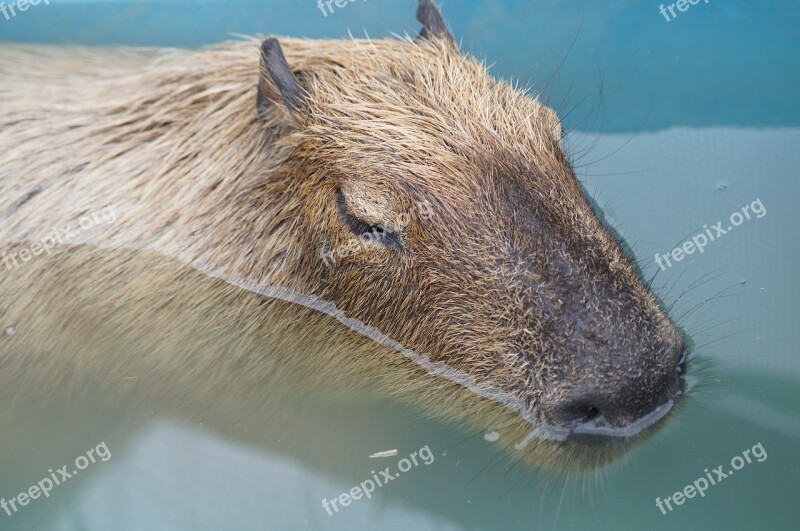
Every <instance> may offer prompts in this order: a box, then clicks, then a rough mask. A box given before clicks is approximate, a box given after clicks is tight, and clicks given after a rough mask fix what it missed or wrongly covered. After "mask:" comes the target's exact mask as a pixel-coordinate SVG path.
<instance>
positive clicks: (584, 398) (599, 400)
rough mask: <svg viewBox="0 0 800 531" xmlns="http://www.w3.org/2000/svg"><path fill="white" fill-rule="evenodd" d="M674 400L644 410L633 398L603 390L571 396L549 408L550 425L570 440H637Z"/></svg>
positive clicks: (588, 442) (584, 441)
mask: <svg viewBox="0 0 800 531" xmlns="http://www.w3.org/2000/svg"><path fill="white" fill-rule="evenodd" d="M672 405H673V400H672V399H671V398H667V399H665V400H664V402H663V403H660V404H653V405H651V406H649V407H643V404H642V403H641V402H639V401H637V400H636V399H635V398H634V397H631V396H625V395H620V394H616V395H611V394H608V393H605V392H603V391H600V390H598V391H586V392H582V393H578V394H569V395H566V396H564V397H563V398H561V399H558V400H556V401H555V402H554V403H552V404H550V406H549V407H548V408H547V417H548V422H549V423H550V425H551V427H552V428H554V429H555V430H556V431H557V432H559V433H561V434H563V435H564V436H565V437H566V438H567V439H568V440H572V441H575V442H579V443H583V444H592V445H596V444H609V443H613V442H615V441H622V440H623V439H626V438H630V437H634V436H636V435H637V434H639V433H640V432H641V431H643V430H645V429H647V428H649V427H650V426H652V425H654V424H655V423H657V422H658V421H659V420H661V418H663V417H664V416H665V415H666V414H667V413H669V411H670V410H671V409H672Z"/></svg>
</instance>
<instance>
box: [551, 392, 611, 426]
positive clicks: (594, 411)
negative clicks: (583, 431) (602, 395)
mask: <svg viewBox="0 0 800 531" xmlns="http://www.w3.org/2000/svg"><path fill="white" fill-rule="evenodd" d="M597 404H598V401H594V400H587V397H583V398H581V399H577V400H567V401H565V402H563V403H561V404H560V405H558V406H556V407H555V410H554V415H553V420H554V421H556V422H557V423H558V424H561V425H564V426H570V427H574V426H576V425H580V424H584V423H587V422H592V421H594V420H596V419H598V418H600V417H601V416H602V412H601V410H600V406H599V405H597Z"/></svg>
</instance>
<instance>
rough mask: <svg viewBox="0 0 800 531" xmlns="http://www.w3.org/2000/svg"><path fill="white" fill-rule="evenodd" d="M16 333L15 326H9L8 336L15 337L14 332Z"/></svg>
mask: <svg viewBox="0 0 800 531" xmlns="http://www.w3.org/2000/svg"><path fill="white" fill-rule="evenodd" d="M16 331H17V329H16V328H14V327H13V326H9V327H8V328H6V335H7V336H13V335H14V332H16Z"/></svg>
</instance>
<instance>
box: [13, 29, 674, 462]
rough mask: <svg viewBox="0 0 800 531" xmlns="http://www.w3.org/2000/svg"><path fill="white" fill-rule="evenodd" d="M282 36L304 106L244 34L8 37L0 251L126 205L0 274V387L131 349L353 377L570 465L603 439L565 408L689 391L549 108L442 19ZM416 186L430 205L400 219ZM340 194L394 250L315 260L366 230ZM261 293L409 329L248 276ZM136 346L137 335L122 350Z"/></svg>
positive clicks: (244, 376)
mask: <svg viewBox="0 0 800 531" xmlns="http://www.w3.org/2000/svg"><path fill="white" fill-rule="evenodd" d="M279 42H280V46H281V48H282V50H283V52H284V54H285V57H286V61H287V62H288V64H289V66H290V67H291V70H292V73H293V74H294V75H295V77H296V80H297V83H298V84H299V86H300V87H301V88H302V91H303V93H304V95H305V96H304V98H303V102H302V104H301V105H299V106H294V105H286V102H283V101H281V99H280V97H279V95H280V87H276V86H274V84H271V83H270V77H269V74H270V72H264V71H263V69H262V71H261V72H259V68H258V64H259V43H260V41H258V40H256V39H244V40H242V41H239V42H231V43H225V44H221V45H216V46H212V47H209V48H204V49H201V50H196V51H187V50H105V49H86V48H72V47H39V46H5V47H4V48H2V49H0V108H2V115H0V217H1V218H2V220H3V223H2V225H0V242H3V245H4V247H3V252H5V253H7V255H8V253H13V252H18V251H15V249H17V250H18V249H19V248H20V247H23V246H25V245H29V242H35V241H37V240H40V239H41V238H42V237H43V236H44V235H45V234H46V233H47V232H48V231H50V229H51V228H52V227H53V226H56V225H58V226H60V225H72V226H75V225H76V224H77V223H78V220H79V219H80V218H81V217H82V216H85V215H87V214H88V213H91V212H96V211H98V210H100V209H101V208H103V207H106V206H108V207H110V208H112V209H113V211H114V214H115V220H114V222H113V223H110V224H108V225H107V226H102V227H94V228H92V229H91V230H87V231H83V232H81V233H80V234H79V235H76V236H74V237H73V238H72V239H71V240H70V241H69V242H68V245H64V246H59V248H58V249H57V250H56V252H54V253H53V254H48V255H47V256H45V255H41V256H39V257H35V258H33V259H31V261H30V262H27V261H26V262H25V263H20V264H19V265H18V266H17V267H14V268H11V269H8V270H7V268H5V267H3V268H2V269H0V324H2V325H4V326H11V325H14V326H15V327H16V331H15V334H14V335H13V336H10V337H6V338H1V337H0V339H2V341H0V368H2V375H0V382H3V381H5V380H13V381H14V382H15V385H16V386H17V387H19V388H22V387H26V386H28V387H29V386H43V385H44V386H47V385H48V384H47V379H48V376H52V375H53V373H55V372H57V371H62V372H59V374H60V375H62V376H61V377H62V378H64V379H65V380H70V379H71V378H75V379H76V381H78V380H77V379H79V378H80V377H86V376H87V375H89V374H90V375H91V377H92V378H94V379H96V381H97V382H106V383H108V384H109V385H110V384H111V382H115V383H116V384H120V382H121V381H122V379H124V378H125V375H126V374H130V371H131V369H132V367H136V371H138V372H137V373H136V374H142V375H150V376H152V377H154V378H159V379H162V380H163V381H164V382H165V386H169V385H172V384H170V383H169V382H173V383H174V382H175V381H181V382H183V383H184V384H185V385H187V386H189V387H192V388H193V390H194V391H193V392H196V393H202V392H203V390H204V389H207V388H210V387H212V386H213V385H226V382H227V383H228V384H229V383H230V381H232V380H233V381H236V382H237V384H239V385H241V386H243V387H246V388H248V389H258V388H259V386H262V385H264V382H266V381H270V380H275V379H277V378H288V379H295V380H302V381H305V382H314V383H315V384H316V383H318V384H319V385H320V386H323V385H324V386H327V387H332V388H335V387H336V386H337V385H345V384H344V383H343V382H344V378H343V377H340V376H336V375H337V374H339V375H342V374H346V375H348V378H350V379H349V380H347V384H346V385H347V386H353V385H355V382H360V384H361V386H363V387H364V388H370V389H372V390H375V391H378V392H382V393H384V394H397V395H399V396H400V397H402V398H403V399H404V400H407V401H409V402H412V403H415V404H418V405H421V406H423V407H425V408H427V409H428V410H429V411H431V412H435V413H439V414H442V415H446V416H448V417H452V418H457V419H461V420H463V421H466V422H468V423H469V424H470V425H472V426H476V427H479V428H482V429H493V428H497V427H500V426H504V427H505V426H508V427H509V428H508V429H507V430H506V431H504V432H503V434H504V439H503V443H504V444H506V445H507V446H508V447H509V451H512V452H519V453H521V454H522V457H523V459H525V460H527V461H529V462H533V463H537V464H546V465H549V466H554V467H562V468H582V467H584V466H589V465H593V464H595V463H596V462H598V461H602V460H604V459H610V458H611V457H613V456H614V455H616V453H617V450H618V448H616V447H614V448H610V447H593V446H587V445H583V444H580V443H575V442H572V441H571V440H569V441H564V440H560V439H559V437H558V436H559V434H560V433H561V432H562V431H563V429H564V427H565V426H566V427H567V428H568V427H569V426H572V425H574V423H575V422H576V421H580V420H581V419H582V418H583V416H586V415H588V416H589V417H591V416H593V415H595V416H596V415H598V414H601V415H602V416H603V417H604V420H605V421H606V422H607V424H608V425H609V426H612V427H615V428H620V427H623V428H624V427H625V426H628V425H630V424H633V423H635V422H636V421H637V419H639V418H642V417H645V416H647V415H648V414H649V413H650V412H652V411H653V410H654V409H656V408H658V407H659V406H662V405H663V404H665V403H668V402H669V403H671V402H670V401H672V400H677V398H676V397H677V396H678V394H679V386H680V383H679V382H678V377H677V375H676V370H677V366H678V363H679V360H680V358H681V355H682V351H683V341H682V337H681V334H680V332H679V330H678V329H677V327H676V326H675V325H674V324H673V323H672V321H671V320H670V319H669V317H668V316H667V315H666V314H665V312H664V311H663V310H662V308H661V306H660V304H659V301H658V300H657V299H656V298H655V297H654V296H653V295H652V293H651V292H650V291H649V289H648V288H647V286H645V284H644V283H643V282H642V280H641V279H640V277H639V275H638V272H637V270H636V268H635V266H634V265H633V263H632V262H631V260H630V259H629V258H628V257H627V256H626V255H625V253H624V252H623V251H622V249H621V247H620V244H619V243H618V242H617V240H616V239H615V238H614V236H613V234H612V233H611V232H610V231H609V230H607V229H606V228H605V227H604V225H603V224H602V223H601V222H600V220H599V219H598V217H597V215H596V214H595V212H594V211H593V210H592V207H591V205H590V203H589V202H588V201H587V199H586V198H585V196H584V194H583V191H582V189H581V187H580V185H579V183H578V181H577V180H576V179H575V176H574V174H573V172H572V170H571V168H570V165H569V163H568V161H567V160H566V158H565V156H564V154H563V152H562V150H561V148H560V139H561V126H560V123H559V121H558V118H557V117H556V115H555V113H553V111H552V110H550V109H549V108H547V107H546V106H544V105H543V104H542V103H541V102H539V101H537V100H536V99H534V98H531V97H530V96H529V95H527V94H525V93H524V92H522V91H520V90H518V89H516V88H514V87H513V86H512V85H510V84H509V83H507V82H503V81H497V80H495V79H494V78H492V77H491V76H490V75H489V73H488V72H487V70H486V68H485V66H484V65H483V64H482V63H480V62H479V61H477V60H475V59H474V58H471V57H468V56H466V55H464V54H462V53H461V52H460V51H459V50H458V48H457V46H456V45H455V44H454V43H453V42H452V41H451V40H450V39H448V38H443V37H442V36H435V35H427V36H425V37H424V38H417V39H411V38H407V39H373V40H361V39H350V40H306V39H292V38H280V39H279ZM259 80H260V81H259ZM259 83H261V85H260V86H261V88H262V89H263V90H264V91H265V93H266V94H267V95H268V99H269V101H267V102H266V103H267V105H266V107H264V108H262V109H261V110H262V111H263V112H262V113H261V115H259V113H258V112H257V111H258V110H257V107H256V97H255V96H256V87H257V85H258V84H259ZM262 103H263V102H262ZM295 107H297V108H295ZM421 202H425V203H426V204H428V205H430V211H431V213H432V215H431V216H430V218H429V219H426V220H422V219H415V220H413V221H412V222H410V223H407V224H402V223H401V224H398V223H394V222H395V220H396V219H397V218H398V216H400V215H401V214H402V213H407V212H409V211H412V210H413V209H414V208H415V207H416V205H419V204H420V203H421ZM343 210H344V212H343ZM343 216H345V217H346V216H351V217H352V218H354V219H358V220H360V221H363V222H364V223H365V224H366V225H370V226H375V225H386V226H396V227H400V229H398V231H397V234H395V236H396V238H397V242H398V245H397V246H394V247H393V246H388V245H371V246H364V247H363V248H362V249H361V250H360V251H359V252H357V253H352V254H349V255H347V256H344V257H342V258H340V259H339V260H338V261H337V262H336V263H334V264H326V263H324V262H323V260H322V259H321V258H320V257H321V254H324V253H325V252H327V251H330V250H331V249H336V248H338V247H341V246H345V245H349V244H352V242H353V241H354V240H355V239H357V238H358V237H359V235H358V234H354V233H353V232H352V230H351V228H349V227H348V225H347V223H345V222H343V220H342V218H343ZM26 242H28V243H26ZM54 284H63V285H65V286H69V287H70V289H68V290H66V291H65V292H63V293H58V294H55V295H53V294H52V289H53V285H54ZM242 287H245V288H246V289H245V290H243V289H242ZM274 288H281V289H287V290H292V293H300V294H305V295H310V296H313V297H315V298H316V299H318V300H320V301H330V302H332V303H333V304H335V308H336V309H337V310H338V311H340V312H342V315H344V316H346V318H348V319H352V320H356V321H358V322H359V323H363V325H364V327H365V329H366V328H367V327H368V329H369V330H378V331H380V333H381V334H383V335H384V336H385V337H386V338H390V339H391V340H394V341H396V342H397V343H399V345H401V346H402V347H403V348H404V349H408V351H404V350H403V349H402V348H401V349H400V352H398V349H397V348H392V347H391V346H387V344H383V345H382V344H380V343H381V342H380V341H373V340H372V339H370V338H368V337H365V336H364V335H363V334H362V335H359V334H358V333H354V332H352V331H351V330H349V329H347V328H345V327H342V326H341V325H340V323H338V322H337V321H336V320H335V319H332V318H330V317H329V316H328V315H326V314H324V313H321V312H318V311H314V310H310V309H307V308H305V307H296V306H295V305H292V304H289V303H286V302H284V301H281V300H279V299H276V298H270V297H265V296H263V295H264V293H266V292H269V290H270V289H274ZM259 293H260V295H259ZM48 295H49V296H48ZM232 330H235V334H233V333H232ZM37 331H38V332H37ZM42 331H45V332H42ZM362 332H363V330H362ZM367 335H368V334H367ZM112 337H113V342H112V341H111V339H109V338H112ZM373 338H374V336H373ZM328 341H330V348H326V349H324V352H322V353H320V354H318V355H315V356H313V357H311V356H309V354H308V353H310V352H312V351H315V345H319V344H320V343H321V342H328ZM129 342H134V343H136V342H138V343H139V346H138V347H137V349H136V352H138V353H139V354H138V355H136V356H134V355H132V354H131V355H128V356H127V357H126V358H124V359H123V357H122V356H121V355H119V354H114V355H112V354H111V353H112V352H117V351H119V350H120V348H121V346H120V345H125V344H128V343H129ZM384 343H386V342H384ZM89 344H91V345H102V346H103V347H104V348H103V349H101V348H91V349H89V348H84V347H85V345H89ZM56 345H57V350H58V353H56V352H55V351H56ZM208 345H214V349H213V351H212V349H209V348H208ZM220 345H223V346H220ZM317 350H318V347H317ZM25 352H28V355H29V356H33V354H30V353H32V352H36V353H38V354H37V355H36V356H34V357H27V358H26V357H25V356H23V354H22V353H25ZM42 352H49V353H51V354H50V355H51V356H52V357H48V356H47V355H42ZM66 352H69V353H70V354H65V353H66ZM165 352H168V353H169V357H168V358H167V359H165V357H164V356H165V354H164V353H165ZM415 356H423V358H418V357H415ZM425 357H427V358H425ZM419 359H429V361H430V362H431V363H432V364H433V365H426V364H420V363H419ZM34 366H36V367H38V370H33V369H32V367H34ZM64 366H67V367H69V369H68V372H67V373H64V372H63V370H64V369H63V367H64ZM432 366H433V367H439V368H441V367H445V369H443V370H441V371H439V372H436V371H432V370H431V367H432ZM58 367H60V368H58ZM64 374H66V375H67V376H64ZM11 375H13V376H11ZM98 385H102V384H98ZM120 385H121V384H120ZM132 385H133V384H130V386H132ZM125 386H129V385H128V384H125ZM125 386H123V387H125ZM76 387H79V385H78V384H76ZM498 397H500V399H499V398H498ZM4 399H8V400H10V399H11V397H10V396H6V397H5V398H4ZM511 406H514V407H511ZM586 411H589V413H587V412H586ZM598 412H599V413H598ZM589 420H591V419H589ZM556 428H558V429H556ZM559 429H560V430H561V431H559ZM531 434H536V435H537V436H535V437H533V436H532V435H531ZM520 441H522V442H523V444H518V447H517V448H516V449H514V443H519V442H520Z"/></svg>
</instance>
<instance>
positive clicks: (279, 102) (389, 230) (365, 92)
mask: <svg viewBox="0 0 800 531" xmlns="http://www.w3.org/2000/svg"><path fill="white" fill-rule="evenodd" d="M418 18H419V19H420V21H421V22H422V24H423V26H424V28H425V29H424V30H423V32H422V33H421V34H420V35H419V36H418V37H417V38H415V39H406V40H388V39H387V40H376V41H352V43H351V45H350V47H349V48H347V49H341V48H340V49H339V50H340V52H339V55H337V56H336V57H334V58H333V59H332V60H331V61H329V62H328V63H327V65H326V66H325V67H324V68H323V67H322V66H320V68H317V69H314V68H306V69H303V70H302V71H300V70H299V69H294V70H293V69H292V68H291V67H290V66H289V65H288V64H287V61H286V59H285V58H284V55H283V52H282V51H281V47H280V45H279V44H278V41H277V40H275V39H270V40H267V41H265V42H264V44H263V47H262V70H261V71H262V79H261V81H260V83H259V97H258V107H259V110H260V111H261V112H262V116H265V120H266V121H267V122H268V123H267V129H268V137H269V138H273V139H278V140H276V141H277V142H279V143H282V144H283V145H285V146H286V147H285V153H284V159H283V163H282V165H281V168H280V169H279V170H276V171H284V172H289V173H291V178H292V180H293V181H292V184H291V185H289V186H290V187H291V189H292V193H291V197H292V198H291V199H288V198H287V199H286V201H287V202H291V204H290V205H289V207H287V211H291V212H292V213H293V217H292V218H291V219H287V220H285V222H286V223H288V224H289V225H290V227H291V231H293V232H294V233H295V237H296V239H297V240H298V242H299V244H298V249H299V250H298V251H296V252H297V256H296V258H297V259H296V260H287V262H286V263H294V264H296V266H295V268H294V269H292V270H291V271H290V272H289V273H288V274H287V276H290V277H292V278H294V279H296V280H297V284H298V285H304V286H307V287H308V289H310V290H312V291H313V292H314V294H315V295H317V296H319V297H320V298H323V299H326V300H328V301H332V302H334V303H335V305H336V307H337V308H338V309H339V310H341V311H342V312H343V313H344V314H345V315H347V316H348V317H352V318H353V319H357V320H359V321H360V322H363V323H365V324H367V325H370V326H372V327H375V328H377V329H379V330H380V331H382V332H383V333H384V334H386V335H387V336H389V337H390V338H392V339H394V340H396V341H397V342H399V343H401V344H402V345H403V346H404V347H406V348H408V349H411V350H412V351H414V352H417V353H425V354H426V355H427V356H429V358H430V360H431V362H434V363H435V362H441V363H444V364H446V365H447V366H448V367H450V368H452V369H454V370H456V371H459V372H460V373H463V374H466V375H469V377H470V378H471V381H472V382H474V384H475V385H476V386H477V387H481V386H486V387H491V388H493V389H500V390H502V391H503V392H504V393H505V394H506V395H507V396H510V397H513V398H514V400H515V401H517V402H518V403H519V404H522V405H523V410H524V412H526V413H527V420H526V422H528V423H529V424H530V428H531V433H532V434H533V435H532V438H534V439H536V440H537V442H538V444H537V445H535V446H536V452H539V454H540V460H542V461H545V460H546V459H547V458H548V457H552V458H553V460H554V461H555V460H558V459H556V458H558V457H559V456H560V457H564V456H567V455H568V456H570V459H572V460H574V461H576V462H585V463H592V464H594V463H595V462H596V461H597V460H598V459H599V458H598V456H600V455H609V454H610V453H615V452H617V449H619V448H624V447H626V445H625V444H621V443H625V442H627V441H632V440H635V439H636V438H637V437H636V436H637V435H640V434H641V433H644V432H646V431H650V430H649V428H650V427H652V426H655V425H656V424H658V423H659V422H658V421H660V420H661V419H662V418H664V417H665V416H666V414H667V413H668V412H670V410H672V409H674V407H675V405H676V404H677V402H678V400H679V397H680V395H681V388H682V378H681V377H682V375H683V373H684V372H685V346H684V339H683V336H682V334H681V332H680V330H679V329H678V327H677V326H676V325H675V324H674V323H673V322H672V321H671V319H670V318H669V317H668V316H667V315H666V312H665V311H664V309H663V308H662V305H661V304H660V302H659V301H658V300H657V299H656V298H655V297H654V296H653V294H652V293H651V291H650V289H649V287H648V286H647V285H646V283H645V282H644V281H643V280H642V278H641V275H640V272H639V270H638V268H637V267H636V265H635V263H634V261H633V260H632V259H631V258H630V257H629V256H628V255H627V254H626V252H625V251H624V250H623V246H622V244H621V243H620V242H619V241H618V239H617V237H616V234H615V233H614V232H613V231H612V230H611V229H609V228H607V227H606V226H605V224H604V223H603V221H602V220H601V219H600V218H599V217H598V214H597V213H596V212H595V210H594V208H593V205H592V203H591V202H590V201H589V200H587V197H586V196H585V194H584V191H583V189H582V187H581V186H580V184H579V183H578V181H577V179H576V178H575V175H574V173H573V170H572V168H571V167H570V164H569V161H568V160H567V158H566V157H565V155H564V153H563V151H562V149H561V146H560V141H561V135H562V132H561V126H560V122H559V120H558V118H557V117H556V115H555V113H554V112H553V111H552V110H551V109H549V108H547V107H546V106H544V105H543V104H542V103H540V102H539V101H537V99H535V98H532V97H530V96H528V95H526V94H524V93H523V92H521V91H520V90H517V89H515V88H514V87H512V86H511V85H510V84H509V83H507V82H501V81H497V80H495V79H493V78H492V77H491V76H490V75H489V73H488V72H487V70H486V68H485V66H484V65H483V64H481V63H480V62H478V61H476V60H475V59H473V58H470V57H468V56H465V55H463V54H462V53H461V52H460V51H459V50H458V48H457V46H456V45H455V43H454V42H453V39H452V38H451V36H450V34H449V32H448V30H447V29H446V26H445V24H444V23H443V22H442V19H441V17H440V15H439V12H438V10H437V8H436V6H435V5H433V3H432V2H429V1H423V2H421V5H420V8H419V12H418ZM342 50H343V51H342ZM287 168H288V169H287ZM299 198H302V199H299ZM287 204H288V203H287ZM282 222H283V221H282ZM610 448H614V450H613V452H612V451H611V450H609V449H610Z"/></svg>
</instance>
